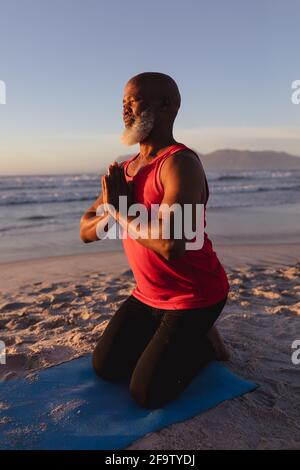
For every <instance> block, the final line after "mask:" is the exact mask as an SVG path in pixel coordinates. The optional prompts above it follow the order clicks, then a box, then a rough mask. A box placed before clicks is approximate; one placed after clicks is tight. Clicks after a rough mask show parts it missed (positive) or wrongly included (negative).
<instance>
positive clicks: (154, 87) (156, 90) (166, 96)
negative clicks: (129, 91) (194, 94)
mask: <svg viewBox="0 0 300 470" xmlns="http://www.w3.org/2000/svg"><path fill="white" fill-rule="evenodd" d="M129 83H132V84H135V85H138V86H139V87H140V88H142V89H145V90H147V91H148V94H149V95H150V96H149V97H151V98H152V99H154V100H157V101H159V102H161V103H162V104H165V105H166V106H169V107H172V108H174V109H177V111H178V109H179V108H180V104H181V96H180V93H179V89H178V86H177V84H176V82H175V80H173V78H172V77H170V76H169V75H166V74H164V73H160V72H143V73H139V74H138V75H135V76H134V77H132V78H131V79H130V80H129V81H128V84H129Z"/></svg>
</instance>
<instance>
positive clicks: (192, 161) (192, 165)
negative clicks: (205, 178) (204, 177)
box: [161, 148, 204, 176]
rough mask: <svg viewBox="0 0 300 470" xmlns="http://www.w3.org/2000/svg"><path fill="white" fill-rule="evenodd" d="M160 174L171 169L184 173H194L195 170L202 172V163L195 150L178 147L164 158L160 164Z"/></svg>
mask: <svg viewBox="0 0 300 470" xmlns="http://www.w3.org/2000/svg"><path fill="white" fill-rule="evenodd" d="M161 171H162V176H163V175H164V174H165V175H166V174H167V173H170V172H171V171H179V172H183V171H184V173H194V171H196V172H197V173H198V174H199V172H200V173H202V174H204V169H203V165H202V162H201V159H200V157H199V155H198V153H197V152H195V151H193V150H191V149H189V148H184V149H180V150H178V151H177V152H175V153H174V154H172V155H170V157H169V158H166V160H165V161H164V165H163V166H162V169H161Z"/></svg>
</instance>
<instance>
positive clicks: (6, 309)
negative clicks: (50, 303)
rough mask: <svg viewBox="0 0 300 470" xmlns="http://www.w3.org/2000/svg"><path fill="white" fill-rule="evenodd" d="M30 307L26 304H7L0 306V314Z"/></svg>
mask: <svg viewBox="0 0 300 470" xmlns="http://www.w3.org/2000/svg"><path fill="white" fill-rule="evenodd" d="M28 305H30V303H27V302H7V303H5V304H2V305H0V312H11V311H13V310H19V309H20V308H24V307H27V306H28Z"/></svg>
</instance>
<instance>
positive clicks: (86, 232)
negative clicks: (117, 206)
mask: <svg viewBox="0 0 300 470" xmlns="http://www.w3.org/2000/svg"><path fill="white" fill-rule="evenodd" d="M110 217H111V216H110V214H109V213H108V212H105V213H104V214H102V215H96V212H92V211H91V212H88V213H86V214H84V215H83V217H82V218H81V221H80V238H81V240H82V241H84V242H85V243H90V242H94V241H97V240H100V238H99V237H98V235H97V231H98V233H100V232H99V230H102V231H103V230H104V231H105V228H106V226H108V221H109V219H110ZM97 227H98V230H97Z"/></svg>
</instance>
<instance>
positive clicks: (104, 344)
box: [80, 72, 229, 408]
mask: <svg viewBox="0 0 300 470" xmlns="http://www.w3.org/2000/svg"><path fill="white" fill-rule="evenodd" d="M180 104H181V96H180V93H179V90H178V87H177V84H176V83H175V81H174V80H173V79H172V78H171V77H170V76H168V75H165V74H162V73H158V72H145V73H141V74H139V75H136V76H134V77H132V78H131V79H130V80H129V81H128V82H127V84H126V86H125V90H124V99H123V119H124V122H125V129H124V131H123V134H122V136H121V140H122V142H123V143H124V144H126V145H134V144H136V143H139V145H140V152H139V154H138V155H137V156H134V157H133V158H130V159H128V160H127V161H125V162H123V163H122V164H121V165H118V164H117V163H116V162H115V163H114V164H112V165H110V166H109V169H108V172H107V175H105V176H103V177H102V193H101V195H100V196H99V198H98V199H97V200H96V201H95V203H94V204H93V205H92V206H91V207H90V208H89V209H88V210H87V212H86V213H85V214H84V215H83V217H82V218H81V223H80V236H81V239H82V240H83V241H84V242H86V243H89V242H92V241H96V240H98V239H99V236H98V235H99V233H103V228H104V227H106V228H107V227H108V225H109V220H111V218H112V217H113V219H114V220H115V221H117V222H119V224H120V225H121V226H122V227H123V228H124V230H125V231H126V233H127V235H128V236H127V237H124V238H123V244H124V249H125V252H126V255H127V257H128V261H129V264H130V266H131V269H132V271H133V274H134V277H135V280H136V283H137V286H136V288H135V289H134V291H133V292H132V293H131V295H130V296H129V297H128V298H127V299H126V300H125V302H123V304H122V305H121V306H120V308H119V309H118V310H117V312H115V314H114V316H113V317H112V318H111V320H110V322H109V324H108V325H107V327H106V329H105V331H104V333H103V335H102V337H101V338H100V340H99V342H98V344H97V346H96V348H95V350H94V354H93V366H94V368H95V371H96V373H97V374H98V375H99V376H100V377H102V378H104V379H107V380H123V379H124V380H129V381H130V383H129V387H130V391H131V394H132V396H133V397H134V399H135V400H136V402H137V403H138V404H140V405H141V406H143V407H146V408H157V407H160V406H163V405H164V404H165V403H167V402H168V401H170V400H172V399H174V398H176V397H177V396H178V394H179V393H180V392H182V391H183V390H184V389H185V388H186V386H187V385H188V384H189V383H190V381H191V380H192V379H193V377H194V376H195V374H197V372H198V371H199V369H200V368H201V367H203V366H204V365H205V364H206V363H207V362H208V361H210V360H213V359H218V360H226V359H228V352H227V350H226V348H225V345H224V343H223V341H222V339H221V337H220V335H219V333H218V331H217V329H216V328H215V327H213V324H214V322H215V321H216V319H217V318H218V317H219V315H220V313H221V311H222V309H223V307H224V306H225V304H226V301H227V295H228V291H229V284H228V280H227V276H226V273H225V271H224V269H223V267H222V265H221V263H220V262H219V260H218V258H217V256H216V253H215V251H214V250H213V249H212V243H211V241H210V240H209V239H208V237H207V234H206V233H205V234H204V243H203V246H202V247H201V248H200V249H195V250H191V249H189V250H187V249H186V248H187V238H186V236H185V233H183V234H182V236H181V237H179V238H178V237H175V236H174V231H175V218H174V216H173V217H171V218H170V222H169V228H170V232H169V237H167V238H166V237H165V236H164V235H165V234H164V233H163V214H162V213H160V215H159V219H158V225H157V226H156V232H154V235H153V232H151V230H150V222H149V221H145V220H144V221H143V222H142V224H141V225H142V227H139V230H137V227H136V226H134V225H133V228H131V229H130V230H129V227H130V226H131V225H132V224H131V222H132V221H133V220H134V217H133V216H131V215H128V214H125V215H124V214H123V213H122V211H121V210H120V199H119V198H120V196H126V197H127V200H128V201H129V204H128V206H130V204H131V203H136V202H138V203H141V204H143V205H144V206H146V208H147V209H148V210H149V209H150V206H151V205H153V204H158V205H159V206H160V207H163V206H164V205H166V206H167V207H172V206H173V204H175V205H176V204H177V205H178V206H180V208H183V212H182V214H184V210H185V207H186V205H190V206H191V207H192V226H193V228H195V226H196V221H197V216H196V209H195V208H196V205H197V204H198V205H199V204H203V205H204V207H205V206H206V203H207V200H208V195H209V189H208V184H207V180H206V176H205V172H204V170H203V167H202V164H201V161H200V159H199V157H198V155H197V154H195V152H193V151H192V150H190V149H189V148H188V147H186V146H185V145H184V144H181V143H178V142H177V141H176V140H175V139H174V137H173V124H174V120H175V118H176V116H177V113H178V110H179V108H180ZM99 206H102V207H103V208H104V213H103V214H102V215H98V212H97V209H98V208H99ZM173 215H174V214H173ZM182 220H184V217H183V218H182ZM205 225H206V223H205V224H204V227H205ZM145 234H146V236H145ZM133 235H134V236H133Z"/></svg>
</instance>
